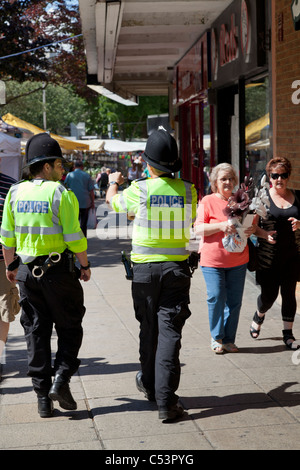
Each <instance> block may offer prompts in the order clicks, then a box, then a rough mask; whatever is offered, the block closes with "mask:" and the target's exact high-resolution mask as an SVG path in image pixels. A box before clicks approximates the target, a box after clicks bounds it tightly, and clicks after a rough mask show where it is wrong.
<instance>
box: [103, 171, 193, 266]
mask: <svg viewBox="0 0 300 470" xmlns="http://www.w3.org/2000/svg"><path fill="white" fill-rule="evenodd" d="M111 203H112V207H113V209H114V210H115V211H116V212H129V213H133V214H134V216H135V217H134V222H133V231H132V251H131V259H132V261H133V262H135V263H148V262H151V261H153V262H158V261H183V260H185V259H187V258H188V256H189V251H188V244H189V239H190V230H191V226H192V224H193V222H194V221H195V217H196V206H197V192H196V189H195V187H194V185H193V184H192V183H189V182H187V181H184V180H181V179H176V178H171V177H166V176H163V177H159V178H143V179H140V180H135V181H133V182H132V183H131V185H130V186H129V188H127V189H125V190H124V191H123V192H122V193H118V194H116V195H115V196H114V197H113V199H112V202H111Z"/></svg>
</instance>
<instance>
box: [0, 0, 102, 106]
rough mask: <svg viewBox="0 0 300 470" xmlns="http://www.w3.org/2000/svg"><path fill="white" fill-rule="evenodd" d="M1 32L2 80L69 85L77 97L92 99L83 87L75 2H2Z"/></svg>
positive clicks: (65, 0)
mask: <svg viewBox="0 0 300 470" xmlns="http://www.w3.org/2000/svg"><path fill="white" fill-rule="evenodd" d="M0 31H1V32H2V35H1V39H0V45H1V48H0V50H1V54H0V55H1V57H0V79H1V80H3V81H8V80H11V79H13V80H17V81H19V82H24V81H26V80H31V81H39V82H41V81H43V82H46V83H55V84H68V85H70V84H71V85H72V87H73V88H74V90H75V91H76V92H77V93H78V94H79V95H80V96H83V97H85V98H86V99H92V98H93V97H94V96H95V94H94V93H93V92H92V91H91V90H89V89H88V88H87V87H86V86H85V84H86V61H85V56H84V47H83V39H82V35H81V24H80V15H79V11H78V4H77V3H74V2H69V1H67V0H55V1H45V0H42V1H37V0H15V1H13V0H11V1H5V0H4V1H3V0H2V2H1V14H0ZM70 38H71V39H70ZM45 46H46V47H45ZM26 51H27V52H26Z"/></svg>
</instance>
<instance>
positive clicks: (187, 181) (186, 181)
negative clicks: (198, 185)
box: [180, 178, 194, 184]
mask: <svg viewBox="0 0 300 470" xmlns="http://www.w3.org/2000/svg"><path fill="white" fill-rule="evenodd" d="M180 179H181V180H182V181H185V183H190V184H194V183H193V182H192V181H189V180H186V179H184V178H180Z"/></svg>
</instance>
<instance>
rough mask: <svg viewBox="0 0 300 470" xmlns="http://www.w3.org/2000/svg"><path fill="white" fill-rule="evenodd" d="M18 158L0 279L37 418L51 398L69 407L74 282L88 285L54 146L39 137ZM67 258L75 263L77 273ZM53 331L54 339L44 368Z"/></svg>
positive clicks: (79, 310) (76, 320) (77, 326)
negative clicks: (11, 294) (23, 170)
mask: <svg viewBox="0 0 300 470" xmlns="http://www.w3.org/2000/svg"><path fill="white" fill-rule="evenodd" d="M26 159H27V162H28V165H29V166H30V172H31V175H32V179H31V180H30V181H20V182H19V183H18V184H15V185H13V186H12V187H11V188H10V190H9V192H8V195H7V197H6V199H5V204H4V211H3V220H2V226H1V242H2V244H3V246H4V247H5V250H4V259H5V264H6V267H7V274H6V275H7V279H8V280H9V281H10V282H11V283H13V285H14V283H15V282H16V281H17V282H18V284H19V289H20V298H21V301H20V303H21V307H22V314H21V324H22V326H23V328H24V333H25V339H26V342H27V351H28V375H29V376H30V377H32V384H33V388H34V391H35V392H36V394H37V397H38V412H39V414H40V416H41V417H43V418H44V417H50V416H52V413H53V400H57V401H58V402H59V405H60V406H61V407H62V408H64V409H67V410H74V409H76V408H77V404H76V402H75V401H74V399H73V396H72V394H71V391H70V387H69V382H70V379H71V377H72V375H73V374H75V372H76V371H77V369H78V367H79V364H80V361H79V359H78V352H79V349H80V346H81V342H82V336H83V331H82V319H83V316H84V313H85V307H84V304H83V289H82V286H81V283H80V282H79V279H78V277H80V279H82V280H83V281H88V280H89V279H90V276H91V271H90V267H89V263H88V259H87V252H86V248H87V240H86V238H85V237H84V235H83V233H82V231H81V229H80V225H79V220H78V201H77V198H76V196H75V195H74V193H73V192H72V191H68V190H67V189H66V188H65V187H64V186H63V185H62V184H61V183H59V180H60V179H61V176H62V173H63V171H64V169H63V164H62V163H63V157H62V153H61V149H60V146H59V144H58V142H57V141H56V140H54V139H52V138H51V137H50V136H49V135H48V134H46V133H42V134H37V135H34V136H33V137H32V138H31V139H29V141H28V142H27V145H26ZM15 253H16V254H17V255H18V257H17V258H15V259H14V257H15ZM74 254H75V255H76V257H77V259H78V261H79V263H80V271H79V270H78V269H77V268H76V269H77V271H79V272H78V273H77V272H76V269H75V266H74V262H73V261H74ZM53 325H54V326H55V329H56V333H57V337H58V341H57V352H56V355H55V360H54V365H53V368H52V357H51V335H52V329H53ZM52 375H54V381H53V383H52Z"/></svg>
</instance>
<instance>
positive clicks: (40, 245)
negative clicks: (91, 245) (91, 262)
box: [1, 179, 87, 263]
mask: <svg viewBox="0 0 300 470" xmlns="http://www.w3.org/2000/svg"><path fill="white" fill-rule="evenodd" d="M78 214H79V206H78V201H77V198H76V196H75V194H74V193H73V192H72V191H68V190H67V189H66V188H65V187H64V186H63V185H62V184H60V183H58V182H54V181H48V180H41V179H35V180H32V181H21V182H19V183H17V184H15V185H13V186H11V188H10V190H9V193H8V195H7V197H6V199H5V204H4V209H3V219H2V225H1V243H2V244H3V245H4V247H8V248H10V247H15V248H16V253H17V254H18V255H19V256H20V258H21V260H22V262H23V263H28V262H30V261H32V260H33V259H34V258H36V257H37V256H42V255H48V254H49V253H51V252H53V251H56V252H58V253H62V252H63V251H64V250H65V249H66V248H68V249H69V250H71V251H73V252H74V253H80V252H82V251H85V250H86V249H87V240H86V238H85V237H84V235H83V233H82V231H81V229H80V224H79V220H78Z"/></svg>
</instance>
